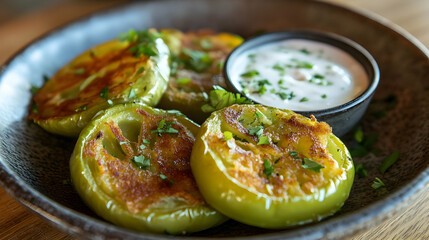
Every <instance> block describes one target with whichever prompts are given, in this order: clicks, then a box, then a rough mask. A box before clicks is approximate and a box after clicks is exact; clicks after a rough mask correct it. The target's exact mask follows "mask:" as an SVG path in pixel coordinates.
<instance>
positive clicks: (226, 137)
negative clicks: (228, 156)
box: [223, 131, 234, 141]
mask: <svg viewBox="0 0 429 240" xmlns="http://www.w3.org/2000/svg"><path fill="white" fill-rule="evenodd" d="M233 138H234V136H233V134H232V132H230V131H225V132H223V140H224V141H228V140H230V139H233Z"/></svg>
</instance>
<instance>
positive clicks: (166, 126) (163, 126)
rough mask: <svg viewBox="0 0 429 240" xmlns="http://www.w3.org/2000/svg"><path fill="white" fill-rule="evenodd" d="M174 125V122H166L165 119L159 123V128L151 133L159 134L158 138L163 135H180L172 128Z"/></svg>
mask: <svg viewBox="0 0 429 240" xmlns="http://www.w3.org/2000/svg"><path fill="white" fill-rule="evenodd" d="M173 123H174V122H172V121H170V122H166V121H165V119H162V120H161V121H159V122H158V127H157V128H156V130H152V131H151V133H158V136H162V133H171V134H173V133H179V131H178V130H176V129H174V128H173V127H171V124H173Z"/></svg>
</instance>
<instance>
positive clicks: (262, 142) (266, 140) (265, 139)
mask: <svg viewBox="0 0 429 240" xmlns="http://www.w3.org/2000/svg"><path fill="white" fill-rule="evenodd" d="M267 144H270V138H269V137H268V136H261V137H260V138H259V141H258V145H267Z"/></svg>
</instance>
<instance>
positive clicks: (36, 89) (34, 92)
mask: <svg viewBox="0 0 429 240" xmlns="http://www.w3.org/2000/svg"><path fill="white" fill-rule="evenodd" d="M39 89H40V88H39V87H36V86H31V89H30V91H31V93H32V94H33V95H34V94H36V93H37V92H38V91H39Z"/></svg>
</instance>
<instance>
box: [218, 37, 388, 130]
mask: <svg viewBox="0 0 429 240" xmlns="http://www.w3.org/2000/svg"><path fill="white" fill-rule="evenodd" d="M295 39H296V40H310V41H315V42H319V43H324V44H327V45H330V46H332V47H335V48H338V49H340V50H342V51H344V52H345V53H347V54H349V55H350V56H351V57H352V58H354V59H355V60H356V61H357V62H358V63H360V64H361V65H362V67H363V69H364V71H365V73H366V75H367V77H368V80H369V83H368V86H367V88H366V90H364V91H363V92H362V93H361V94H360V95H358V96H356V97H355V98H354V99H352V100H350V101H348V102H346V103H343V104H341V105H337V106H333V107H329V108H324V109H320V110H311V111H308V110H305V111H296V110H294V112H296V113H299V114H302V115H304V116H307V117H309V116H311V115H314V116H315V117H316V118H317V119H318V120H319V121H324V122H327V123H328V124H329V125H330V126H331V127H332V131H333V133H334V134H335V135H337V136H339V137H341V136H343V135H345V134H346V133H347V132H349V131H350V130H351V129H352V128H353V127H354V126H355V125H356V124H357V122H359V120H360V119H361V118H362V116H363V115H364V113H365V111H366V109H367V107H368V104H369V103H370V101H371V99H372V96H373V95H374V92H375V90H376V88H377V86H378V83H379V80H380V72H379V69H378V65H377V63H376V61H375V60H374V58H373V57H372V56H371V54H370V53H369V52H368V51H367V50H365V49H364V48H363V47H362V46H360V45H359V44H357V43H356V42H354V41H352V40H350V39H348V38H345V37H342V36H339V35H335V34H332V33H325V32H317V31H298V30H297V31H283V32H273V33H268V34H264V35H260V36H257V37H254V38H251V39H249V40H247V41H245V42H244V43H243V44H242V45H240V46H239V47H237V48H236V49H235V50H234V51H232V52H231V54H230V55H229V56H228V58H227V59H226V61H225V67H224V75H225V79H226V83H227V86H228V88H229V89H228V90H230V91H233V92H237V93H240V94H241V95H244V96H246V94H245V93H243V92H242V91H240V90H239V89H241V88H240V87H238V86H236V85H237V84H239V83H238V81H234V80H233V79H231V78H232V77H231V76H233V74H232V73H233V71H235V63H236V61H237V60H238V59H239V57H240V56H242V54H245V53H246V52H247V51H249V50H251V49H254V48H257V47H260V46H263V45H266V44H270V43H275V42H281V41H285V40H295ZM246 97H248V96H246ZM251 100H252V101H254V99H251ZM254 102H255V101H254ZM255 103H258V102H255ZM258 104H259V103H258ZM291 110H293V109H291Z"/></svg>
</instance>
